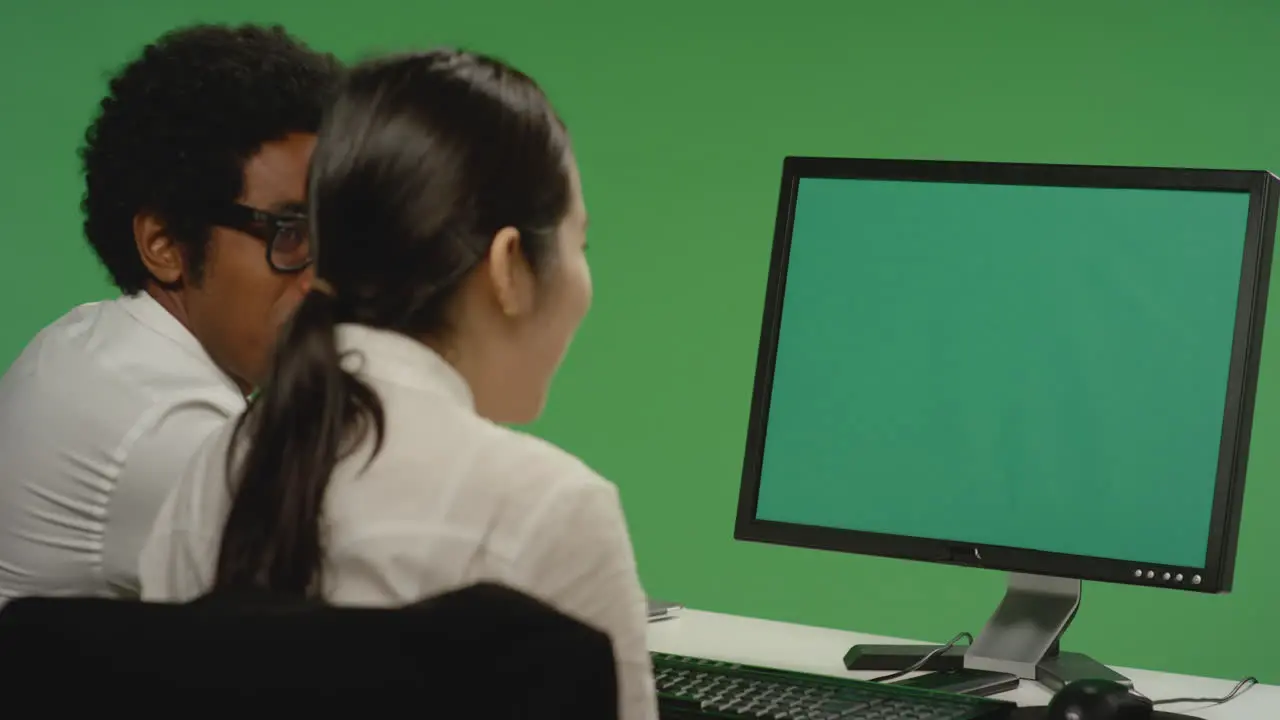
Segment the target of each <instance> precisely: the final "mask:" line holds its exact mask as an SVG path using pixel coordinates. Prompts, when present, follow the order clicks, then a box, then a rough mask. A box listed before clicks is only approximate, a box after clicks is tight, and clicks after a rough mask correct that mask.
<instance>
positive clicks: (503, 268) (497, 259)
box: [487, 227, 536, 318]
mask: <svg viewBox="0 0 1280 720" xmlns="http://www.w3.org/2000/svg"><path fill="white" fill-rule="evenodd" d="M487 264H488V270H489V284H490V287H491V288H492V290H493V296H494V299H495V300H496V301H497V304H498V307H499V308H500V309H501V310H502V314H503V315H505V316H507V317H509V318H516V317H520V316H522V315H527V314H529V313H530V312H532V311H533V302H534V292H535V290H536V283H535V280H536V278H535V277H534V273H533V267H532V266H530V265H529V261H528V259H526V258H525V254H524V250H523V248H522V246H521V238H520V231H519V230H517V229H515V228H513V227H504V228H502V229H501V230H499V231H498V232H497V233H496V234H495V235H494V236H493V242H491V243H490V244H489V262H488V263H487Z"/></svg>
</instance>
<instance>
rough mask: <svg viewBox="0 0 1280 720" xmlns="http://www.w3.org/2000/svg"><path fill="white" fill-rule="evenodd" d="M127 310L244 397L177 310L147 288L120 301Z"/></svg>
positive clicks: (134, 317) (238, 387)
mask: <svg viewBox="0 0 1280 720" xmlns="http://www.w3.org/2000/svg"><path fill="white" fill-rule="evenodd" d="M116 302H117V303H119V305H120V307H121V308H123V309H124V311H125V312H127V313H129V315H130V316H131V317H133V319H134V320H137V321H138V322H139V323H141V324H142V325H144V326H145V327H147V328H149V329H151V330H153V331H155V332H156V333H159V334H160V335H163V336H164V337H166V338H168V339H169V340H170V341H172V342H173V343H175V344H176V345H178V347H180V348H182V349H183V350H184V351H186V353H187V354H188V355H190V356H191V357H192V359H194V360H197V361H198V362H200V363H201V364H202V365H205V366H206V367H207V368H208V369H209V371H210V372H211V373H213V374H216V375H217V376H218V378H219V379H220V380H221V381H222V382H223V383H225V384H226V385H227V387H229V388H231V389H232V390H234V391H235V393H236V395H238V396H240V397H243V396H244V393H243V392H242V391H241V390H240V386H239V385H237V384H236V382H235V381H234V380H232V379H231V377H230V376H229V375H227V374H226V373H225V372H223V371H222V368H220V367H218V365H217V363H215V362H214V361H213V358H211V357H209V353H208V352H206V351H205V349H204V346H203V345H201V344H200V341H199V340H198V339H197V338H196V336H195V335H192V334H191V331H190V330H188V329H187V326H186V325H183V324H182V322H181V321H180V320H178V318H176V317H174V316H173V313H171V312H169V311H168V310H166V309H165V307H164V306H163V305H161V304H160V303H159V302H158V301H157V300H156V299H155V298H153V297H151V295H150V294H149V293H147V292H145V291H143V292H140V293H138V294H137V295H126V296H124V297H121V298H119V299H118V300H116Z"/></svg>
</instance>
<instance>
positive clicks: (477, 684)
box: [0, 584, 618, 720]
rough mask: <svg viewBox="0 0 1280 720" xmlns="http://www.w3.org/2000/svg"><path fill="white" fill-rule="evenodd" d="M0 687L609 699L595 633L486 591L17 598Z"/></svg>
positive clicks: (525, 601)
mask: <svg viewBox="0 0 1280 720" xmlns="http://www.w3.org/2000/svg"><path fill="white" fill-rule="evenodd" d="M0 686H3V692H4V696H5V699H6V700H5V702H6V704H9V705H10V706H13V705H11V703H20V702H22V699H23V696H24V694H28V693H29V694H30V695H31V696H32V697H33V698H35V697H37V696H38V697H40V698H43V702H42V704H41V707H46V708H47V707H48V698H49V691H50V689H51V688H56V689H57V690H58V691H59V692H68V693H73V694H75V695H77V696H79V699H80V700H84V699H87V698H93V699H95V700H96V699H97V698H102V702H104V703H105V702H110V701H113V700H124V699H129V700H130V701H132V702H137V701H138V700H144V701H145V700H148V699H151V700H155V699H157V697H158V696H169V697H172V696H173V695H174V693H172V692H168V691H172V690H178V691H190V690H200V691H211V692H205V693H202V694H201V695H200V697H206V698H208V699H209V700H210V701H215V702H221V701H226V700H231V699H253V700H258V699H265V698H268V697H274V698H276V699H280V700H281V701H282V702H285V703H287V704H286V705H283V706H282V707H281V709H285V708H287V709H289V710H298V709H300V705H311V706H313V707H318V708H320V707H323V708H326V709H328V710H337V707H336V706H332V707H330V706H326V705H322V704H319V703H324V702H328V701H332V700H336V699H339V698H344V699H350V698H352V697H359V698H362V700H361V705H360V706H359V707H362V708H363V709H364V710H368V709H369V707H370V703H373V704H377V705H381V704H383V703H386V702H395V703H399V704H397V705H395V706H393V707H395V708H396V709H397V710H398V711H399V712H397V714H401V713H403V712H406V711H408V712H412V714H413V715H414V716H418V717H440V718H446V717H447V718H452V717H459V718H462V717H466V718H591V719H592V720H599V719H600V718H616V717H617V702H618V701H617V684H616V679H615V670H614V658H613V650H612V647H611V645H610V642H609V639H608V637H607V636H606V635H604V634H603V633H601V632H599V631H597V630H595V629H592V628H589V627H587V626H585V625H583V624H582V623H579V622H577V621H575V620H572V619H570V618H568V617H566V616H564V615H562V614H560V613H559V612H557V611H555V610H553V609H552V608H550V607H548V606H546V605H544V604H542V603H540V602H537V601H535V600H533V599H531V598H529V597H527V596H525V595H523V594H521V593H518V592H516V591H513V590H510V589H507V588H504V587H500V586H497V585H490V584H481V585H476V586H473V587H469V588H466V589H463V590H459V591H456V592H451V593H448V594H445V595H441V596H439V597H436V598H434V599H430V600H426V601H423V602H421V603H418V604H416V605H412V606H409V607H407V608H403V609H398V610H382V609H355V608H336V607H331V606H325V605H322V604H313V603H299V602H295V601H280V600H279V599H275V598H271V597H265V596H264V597H250V596H239V597H226V596H224V597H217V596H213V597H206V598H202V599H200V600H197V601H195V602H192V603H187V604H182V605H165V604H152V603H141V602H129V601H121V600H106V599H80V598H22V599H17V600H14V601H12V602H10V603H9V604H8V605H7V606H6V607H5V608H4V610H3V611H0ZM352 691H364V692H360V693H355V692H352ZM368 691H374V692H368ZM185 697H191V695H185ZM405 701H408V702H409V703H411V704H409V705H406V704H405ZM253 707H254V708H256V709H264V708H263V707H262V706H261V705H259V704H258V703H256V702H255V703H254V705H253ZM172 709H173V710H175V711H176V710H178V708H177V707H173V708H172ZM186 709H188V710H189V709H195V708H191V707H190V706H188V707H187V708H186ZM265 709H270V708H265ZM343 714H345V713H343Z"/></svg>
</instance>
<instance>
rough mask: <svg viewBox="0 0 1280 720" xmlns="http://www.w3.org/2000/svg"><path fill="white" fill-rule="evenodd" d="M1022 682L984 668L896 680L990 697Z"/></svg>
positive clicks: (904, 684) (906, 685)
mask: <svg viewBox="0 0 1280 720" xmlns="http://www.w3.org/2000/svg"><path fill="white" fill-rule="evenodd" d="M1020 683H1021V681H1020V680H1019V678H1018V676H1017V675H1014V674H1012V673H1002V672H986V671H983V670H947V671H944V672H933V673H925V674H924V675H917V676H916V677H913V678H908V679H906V680H896V681H894V683H893V684H894V685H897V686H898V687H913V688H919V689H921V690H937V691H939V692H948V693H957V694H959V695H976V696H978V697H989V696H991V695H999V694H1000V693H1003V692H1009V691H1010V690H1017V689H1018V685H1019V684H1020Z"/></svg>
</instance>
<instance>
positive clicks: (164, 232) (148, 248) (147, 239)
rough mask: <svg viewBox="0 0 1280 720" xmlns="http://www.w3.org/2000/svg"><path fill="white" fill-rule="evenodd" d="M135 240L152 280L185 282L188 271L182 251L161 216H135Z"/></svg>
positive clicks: (164, 282)
mask: <svg viewBox="0 0 1280 720" xmlns="http://www.w3.org/2000/svg"><path fill="white" fill-rule="evenodd" d="M133 241H134V243H135V244H136V245H137V246H138V257H140V258H142V264H143V265H145V266H146V268H147V272H149V273H151V276H152V277H154V278H155V279H156V280H158V281H159V282H160V283H161V284H164V285H176V284H177V283H178V282H179V281H181V280H182V276H183V274H184V273H185V271H186V265H185V262H184V258H183V255H182V248H181V247H179V246H178V243H177V242H176V241H175V240H174V239H173V237H172V236H170V235H169V231H168V229H167V228H166V227H165V225H164V222H163V221H161V220H160V218H159V217H158V216H156V215H155V214H153V213H148V212H140V213H138V214H137V215H134V216H133Z"/></svg>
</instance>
